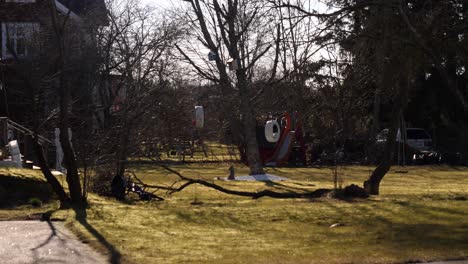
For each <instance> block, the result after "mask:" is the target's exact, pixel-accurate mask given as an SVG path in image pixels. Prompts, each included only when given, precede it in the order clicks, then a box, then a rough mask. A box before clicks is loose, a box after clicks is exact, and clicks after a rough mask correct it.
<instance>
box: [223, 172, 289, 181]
mask: <svg viewBox="0 0 468 264" xmlns="http://www.w3.org/2000/svg"><path fill="white" fill-rule="evenodd" d="M224 179H225V180H228V179H227V178H224ZM287 180H289V179H288V178H285V177H280V176H276V175H273V174H257V175H249V176H236V177H234V181H287Z"/></svg>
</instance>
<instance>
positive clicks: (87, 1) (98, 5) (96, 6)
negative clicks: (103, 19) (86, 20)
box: [58, 0, 106, 15]
mask: <svg viewBox="0 0 468 264" xmlns="http://www.w3.org/2000/svg"><path fill="white" fill-rule="evenodd" d="M58 2H60V3H61V4H63V5H64V6H66V7H67V8H68V9H70V10H71V11H73V12H74V13H76V14H78V15H81V14H84V13H86V12H87V11H89V10H95V11H98V12H99V13H101V12H103V13H102V14H105V10H106V5H105V3H104V0H58Z"/></svg>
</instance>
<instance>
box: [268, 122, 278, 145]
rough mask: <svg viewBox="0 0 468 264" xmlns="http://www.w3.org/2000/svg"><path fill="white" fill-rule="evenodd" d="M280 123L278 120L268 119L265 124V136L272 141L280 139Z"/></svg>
mask: <svg viewBox="0 0 468 264" xmlns="http://www.w3.org/2000/svg"><path fill="white" fill-rule="evenodd" d="M280 136H281V130H280V125H279V123H278V122H277V121H276V120H270V121H267V123H266V125H265V138H266V140H267V141H268V142H270V143H276V142H278V140H279V139H280Z"/></svg>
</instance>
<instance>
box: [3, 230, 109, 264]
mask: <svg viewBox="0 0 468 264" xmlns="http://www.w3.org/2000/svg"><path fill="white" fill-rule="evenodd" d="M0 263H5V264H19V263H21V264H26V263H28V264H29V263H34V264H36V263H37V264H40V263H65V264H67V263H70V264H72V263H73V264H76V263H89V264H104V263H109V261H108V260H107V257H105V256H104V255H102V254H99V253H98V252H96V251H95V250H94V249H92V248H91V247H90V246H88V245H86V244H84V243H82V242H81V241H79V240H78V238H77V237H76V236H75V235H73V234H72V233H71V232H70V231H69V230H68V229H67V228H65V226H64V225H63V223H61V222H39V221H3V222H2V221H0Z"/></svg>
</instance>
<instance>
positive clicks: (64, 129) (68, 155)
mask: <svg viewBox="0 0 468 264" xmlns="http://www.w3.org/2000/svg"><path fill="white" fill-rule="evenodd" d="M50 3H51V5H50V8H51V10H50V11H51V19H52V25H53V27H54V31H55V38H56V41H57V49H58V58H57V71H58V72H59V73H60V75H59V87H58V94H59V100H60V115H59V128H60V144H61V145H62V149H63V154H64V161H65V165H66V167H67V177H66V179H67V183H68V189H69V192H70V198H71V203H72V204H75V205H79V206H81V205H83V204H85V202H86V201H85V199H84V197H83V193H82V192H81V182H80V176H79V174H78V167H77V165H76V158H75V153H74V152H73V149H72V147H71V143H70V141H69V135H68V128H69V123H68V111H69V104H70V96H71V95H70V89H69V88H70V87H68V85H67V83H66V78H65V74H66V63H65V42H64V38H63V30H64V26H65V24H63V25H62V27H61V28H60V26H59V21H58V16H57V7H56V6H55V2H54V1H52V0H51V2H50Z"/></svg>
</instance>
